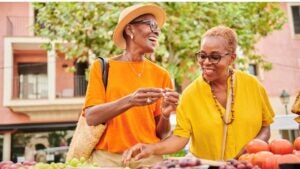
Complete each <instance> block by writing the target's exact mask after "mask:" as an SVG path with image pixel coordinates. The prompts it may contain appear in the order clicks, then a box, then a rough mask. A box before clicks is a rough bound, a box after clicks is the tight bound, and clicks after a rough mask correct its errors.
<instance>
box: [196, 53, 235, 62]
mask: <svg viewBox="0 0 300 169" xmlns="http://www.w3.org/2000/svg"><path fill="white" fill-rule="evenodd" d="M229 54H230V53H225V54H223V55H221V54H210V55H207V54H205V53H203V52H197V53H195V57H196V59H197V61H198V62H204V61H205V59H208V61H209V62H210V63H213V64H218V63H219V62H220V60H221V59H222V57H224V56H226V55H229Z"/></svg>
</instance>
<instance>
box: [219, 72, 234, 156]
mask: <svg viewBox="0 0 300 169" xmlns="http://www.w3.org/2000/svg"><path fill="white" fill-rule="evenodd" d="M231 78H232V80H233V84H232V85H233V86H234V82H235V73H233V74H232V77H231ZM231 92H234V91H231V87H230V88H229V93H228V96H227V104H226V111H225V121H226V122H227V121H228V116H229V114H230V111H231V101H232V99H231V97H232V95H231ZM227 129H228V125H227V124H225V123H224V129H223V141H222V157H221V160H223V161H224V156H225V150H226V141H227Z"/></svg>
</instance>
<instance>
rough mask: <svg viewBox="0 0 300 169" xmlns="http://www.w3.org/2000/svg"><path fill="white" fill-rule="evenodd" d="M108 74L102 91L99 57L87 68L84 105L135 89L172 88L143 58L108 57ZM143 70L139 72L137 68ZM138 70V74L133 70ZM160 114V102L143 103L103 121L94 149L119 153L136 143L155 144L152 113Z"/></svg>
mask: <svg viewBox="0 0 300 169" xmlns="http://www.w3.org/2000/svg"><path fill="white" fill-rule="evenodd" d="M108 62H109V74H108V85H107V88H106V91H105V89H104V86H103V82H102V74H101V70H100V63H99V60H96V61H95V62H94V63H93V64H92V65H91V67H90V77H89V83H88V87H87V92H86V97H85V103H84V107H83V109H84V108H86V107H90V106H94V105H99V104H102V103H105V102H111V101H114V100H117V99H119V98H121V97H124V96H126V95H129V94H131V93H133V92H134V91H136V90H137V89H138V88H147V87H155V88H163V89H164V88H171V89H172V88H173V85H172V81H171V79H170V76H169V74H168V72H167V71H166V70H165V69H163V68H161V67H159V66H158V65H156V64H154V63H152V62H151V61H149V60H147V59H144V61H143V62H144V63H143V62H125V61H116V60H111V59H109V60H108ZM142 69H143V71H141V70H142ZM138 72H142V76H141V77H138V76H137V73H138ZM158 115H160V101H157V102H156V103H153V104H151V105H147V106H139V107H132V108H130V109H128V110H127V111H125V112H123V113H121V114H120V115H118V116H116V117H114V118H113V119H111V120H109V121H107V122H106V125H107V128H106V131H105V132H104V133H103V135H102V136H101V139H100V141H99V143H98V144H97V146H96V149H101V150H106V151H109V152H113V153H122V152H123V151H124V150H126V149H127V148H129V147H131V146H133V145H135V144H136V143H155V142H158V141H159V140H160V139H159V138H158V137H157V136H156V132H155V131H156V124H155V116H158Z"/></svg>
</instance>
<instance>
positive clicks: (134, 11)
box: [113, 4, 166, 49]
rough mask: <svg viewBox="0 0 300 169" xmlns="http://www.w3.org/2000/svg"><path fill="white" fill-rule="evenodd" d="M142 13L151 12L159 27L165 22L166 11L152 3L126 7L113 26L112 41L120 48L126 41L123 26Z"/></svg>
mask: <svg viewBox="0 0 300 169" xmlns="http://www.w3.org/2000/svg"><path fill="white" fill-rule="evenodd" d="M144 14H151V15H153V16H154V17H155V19H156V21H157V25H158V26H159V27H160V28H161V27H162V25H163V24H164V23H165V20H166V13H165V11H164V10H163V9H162V8H161V7H159V6H157V5H154V4H138V5H133V6H130V7H128V8H126V9H124V10H123V11H122V12H121V13H120V16H119V21H118V24H117V26H116V28H115V31H114V35H113V41H114V43H115V44H116V45H117V46H118V47H120V48H122V49H125V48H126V42H125V39H124V37H123V31H124V28H125V26H126V25H127V24H128V23H129V22H131V21H132V20H133V19H135V18H137V17H139V16H141V15H144Z"/></svg>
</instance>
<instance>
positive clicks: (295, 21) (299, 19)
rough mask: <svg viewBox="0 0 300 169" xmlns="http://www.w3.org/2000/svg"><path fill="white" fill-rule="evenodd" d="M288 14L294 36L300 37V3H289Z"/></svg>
mask: <svg viewBox="0 0 300 169" xmlns="http://www.w3.org/2000/svg"><path fill="white" fill-rule="evenodd" d="M288 15H289V22H290V28H291V35H292V38H297V39H298V38H300V3H298V2H296V3H288Z"/></svg>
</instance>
